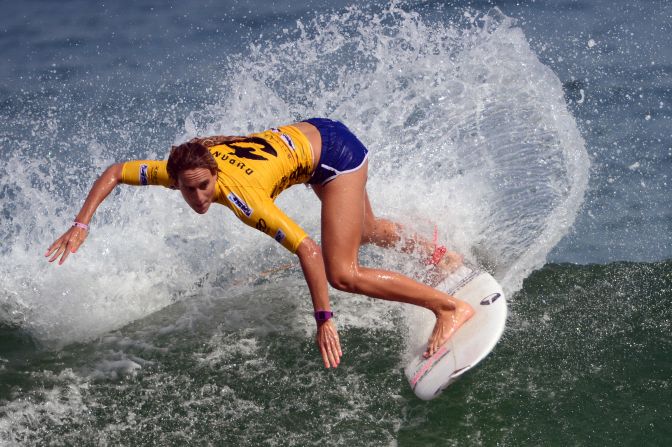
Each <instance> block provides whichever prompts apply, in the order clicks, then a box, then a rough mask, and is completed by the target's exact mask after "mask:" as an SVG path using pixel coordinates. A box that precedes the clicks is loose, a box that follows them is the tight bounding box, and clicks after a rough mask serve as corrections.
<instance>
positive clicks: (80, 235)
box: [44, 227, 87, 265]
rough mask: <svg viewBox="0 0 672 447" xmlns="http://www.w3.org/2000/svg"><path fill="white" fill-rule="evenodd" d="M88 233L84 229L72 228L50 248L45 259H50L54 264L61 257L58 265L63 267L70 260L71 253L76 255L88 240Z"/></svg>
mask: <svg viewBox="0 0 672 447" xmlns="http://www.w3.org/2000/svg"><path fill="white" fill-rule="evenodd" d="M86 236H87V232H86V230H83V229H82V228H78V227H72V228H70V229H69V230H68V231H66V232H65V233H64V234H63V235H62V236H61V237H59V238H58V239H56V241H55V242H54V243H53V244H51V246H49V249H47V252H46V253H45V254H44V256H45V257H47V258H48V257H50V256H51V258H50V259H49V262H54V261H55V260H56V259H58V258H59V257H60V258H61V259H60V260H59V261H58V265H61V264H63V263H64V262H65V260H66V259H68V256H69V255H70V253H75V252H76V251H77V250H78V249H79V247H80V246H81V245H82V243H83V242H84V240H85V239H86Z"/></svg>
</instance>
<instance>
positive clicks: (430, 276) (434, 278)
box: [424, 251, 464, 287]
mask: <svg viewBox="0 0 672 447" xmlns="http://www.w3.org/2000/svg"><path fill="white" fill-rule="evenodd" d="M463 263H464V256H462V255H461V254H459V253H456V252H454V251H447V252H446V254H445V255H444V256H443V258H442V259H441V260H440V261H439V262H438V263H437V264H436V265H433V266H431V268H430V269H429V270H428V271H427V272H426V273H425V277H424V282H425V283H427V284H429V285H430V286H432V287H435V286H437V285H438V284H439V283H441V281H443V280H444V279H446V278H447V277H448V276H449V275H450V274H451V273H453V272H454V271H455V270H457V269H458V268H459V267H460V266H461V265H462V264H463Z"/></svg>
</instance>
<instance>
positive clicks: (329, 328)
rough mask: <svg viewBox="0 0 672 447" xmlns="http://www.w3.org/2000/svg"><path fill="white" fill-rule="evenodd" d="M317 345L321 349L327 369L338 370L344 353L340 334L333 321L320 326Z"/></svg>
mask: <svg viewBox="0 0 672 447" xmlns="http://www.w3.org/2000/svg"><path fill="white" fill-rule="evenodd" d="M317 344H318V346H319V347H320V353H321V354H322V361H323V362H324V366H325V368H336V367H337V366H338V364H339V363H340V362H341V356H342V355H343V351H342V350H341V342H340V339H339V337H338V332H337V331H336V327H335V326H334V324H333V323H332V322H331V321H325V322H324V323H321V324H320V325H319V326H318V329H317Z"/></svg>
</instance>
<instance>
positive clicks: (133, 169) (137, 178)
mask: <svg viewBox="0 0 672 447" xmlns="http://www.w3.org/2000/svg"><path fill="white" fill-rule="evenodd" d="M167 165H168V162H167V161H166V160H133V161H127V162H126V163H124V167H123V168H122V171H121V183H124V184H126V185H137V186H145V185H161V186H165V187H166V188H172V187H173V186H174V185H173V181H172V180H171V179H170V177H169V176H168V170H167V169H166V166H167Z"/></svg>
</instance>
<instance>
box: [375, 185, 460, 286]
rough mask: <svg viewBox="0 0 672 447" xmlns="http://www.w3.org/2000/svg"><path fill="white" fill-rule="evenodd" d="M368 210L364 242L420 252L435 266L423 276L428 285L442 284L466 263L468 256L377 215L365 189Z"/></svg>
mask: <svg viewBox="0 0 672 447" xmlns="http://www.w3.org/2000/svg"><path fill="white" fill-rule="evenodd" d="M364 211H365V216H364V230H363V233H362V244H374V245H377V246H379V247H383V248H390V247H399V248H400V249H401V251H402V252H404V253H416V252H417V253H418V254H419V256H420V257H421V259H422V260H423V261H425V263H426V264H427V265H430V264H433V265H434V268H432V269H430V270H428V271H427V272H426V275H425V277H424V279H423V280H424V281H426V282H427V283H428V284H431V285H436V284H438V283H440V282H441V281H442V280H443V279H444V278H445V277H446V276H448V275H449V274H451V273H452V272H454V271H455V270H456V269H457V268H458V267H459V266H461V265H462V262H463V260H464V258H463V256H462V255H461V254H459V253H456V252H454V251H447V250H445V247H440V246H438V245H437V242H436V241H430V240H429V239H427V238H424V237H422V236H421V235H419V234H415V233H413V234H407V233H406V232H405V231H404V228H403V226H402V225H401V224H399V223H397V222H394V221H391V220H389V219H383V218H379V217H376V215H375V214H374V213H373V208H372V207H371V202H370V201H369V195H368V193H367V192H366V190H365V191H364ZM439 248H444V251H442V252H438V253H437V251H438V249H439Z"/></svg>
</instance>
